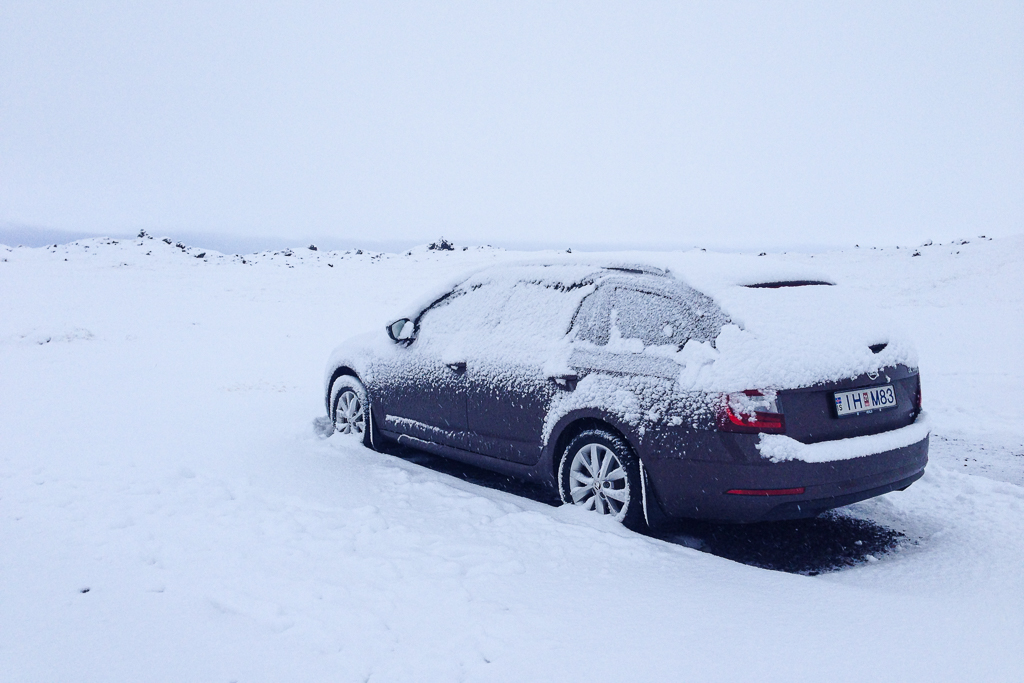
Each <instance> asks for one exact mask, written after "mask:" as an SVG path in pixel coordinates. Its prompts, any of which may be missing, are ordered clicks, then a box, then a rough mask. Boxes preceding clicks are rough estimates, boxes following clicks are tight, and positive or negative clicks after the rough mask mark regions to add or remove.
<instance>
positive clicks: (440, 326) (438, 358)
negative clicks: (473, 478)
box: [374, 287, 488, 449]
mask: <svg viewBox="0 0 1024 683" xmlns="http://www.w3.org/2000/svg"><path fill="white" fill-rule="evenodd" d="M486 289H487V288H486V287H485V288H483V290H486ZM487 294H488V292H487V291H482V290H481V289H480V288H478V289H477V290H474V291H465V290H463V289H459V288H456V289H455V290H453V291H452V292H451V293H449V294H448V295H447V296H446V297H444V298H442V299H441V300H439V301H437V302H435V303H434V304H433V305H432V306H430V307H429V308H428V309H426V310H425V311H424V312H423V313H421V314H420V316H419V318H418V320H417V321H416V326H415V333H414V335H413V337H412V339H411V340H409V341H407V342H404V343H402V342H400V343H398V344H397V345H396V347H395V348H394V349H393V350H392V353H390V354H386V355H382V357H380V358H379V359H378V360H377V362H376V363H375V368H374V384H375V386H376V390H377V393H378V395H379V404H380V406H381V409H382V410H383V413H384V415H383V419H382V420H380V422H379V424H380V425H381V427H382V428H383V429H384V430H385V431H386V432H390V433H391V434H398V435H401V434H404V435H407V436H411V437H414V438H416V439H421V440H424V441H429V442H433V443H439V444H442V445H445V446H452V447H455V448H463V449H465V448H466V447H467V444H466V432H467V420H466V374H467V368H468V367H469V364H470V363H469V359H468V355H469V353H470V352H471V350H472V346H473V344H472V341H473V339H475V338H476V337H477V336H478V335H479V330H480V328H481V327H484V328H486V325H487V323H486V320H485V319H483V318H482V317H481V316H480V308H481V307H482V306H484V307H485V306H486V304H487V296H486V295H487ZM378 419H380V418H378Z"/></svg>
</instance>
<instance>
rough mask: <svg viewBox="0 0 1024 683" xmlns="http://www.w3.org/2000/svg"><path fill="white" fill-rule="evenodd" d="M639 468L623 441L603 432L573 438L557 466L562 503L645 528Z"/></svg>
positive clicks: (589, 430)
mask: <svg viewBox="0 0 1024 683" xmlns="http://www.w3.org/2000/svg"><path fill="white" fill-rule="evenodd" d="M640 476H641V475H640V466H639V464H638V461H637V458H636V456H635V455H634V454H633V449H631V448H630V447H629V444H628V443H626V441H625V440H624V439H623V438H622V437H620V436H618V435H617V434H613V433H611V432H608V431H605V430H602V429H588V430H586V431H584V432H581V433H580V434H578V435H576V436H575V437H574V438H573V439H572V440H571V441H569V444H568V445H567V446H566V447H565V450H564V451H562V457H561V460H560V462H559V465H558V483H559V486H558V488H559V494H560V495H561V498H562V502H563V503H566V504H572V505H579V506H580V507H582V508H584V509H586V510H593V511H595V512H597V513H599V514H602V515H609V516H611V517H613V518H614V519H615V520H617V521H619V522H622V524H623V525H625V526H626V527H628V528H630V529H640V528H642V527H643V525H644V512H643V491H642V489H641V486H640Z"/></svg>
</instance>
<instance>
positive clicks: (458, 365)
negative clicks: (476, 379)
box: [445, 360, 466, 372]
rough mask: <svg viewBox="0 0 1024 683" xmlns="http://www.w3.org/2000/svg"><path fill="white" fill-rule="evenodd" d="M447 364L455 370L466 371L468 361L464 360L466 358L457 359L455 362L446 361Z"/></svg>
mask: <svg viewBox="0 0 1024 683" xmlns="http://www.w3.org/2000/svg"><path fill="white" fill-rule="evenodd" d="M445 365H447V366H448V367H450V368H451V369H452V370H454V371H455V372H465V371H466V361H464V360H460V361H456V362H454V363H445Z"/></svg>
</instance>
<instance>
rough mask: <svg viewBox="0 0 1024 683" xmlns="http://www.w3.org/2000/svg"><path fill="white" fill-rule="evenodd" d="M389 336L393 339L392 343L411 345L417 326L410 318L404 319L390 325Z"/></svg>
mask: <svg viewBox="0 0 1024 683" xmlns="http://www.w3.org/2000/svg"><path fill="white" fill-rule="evenodd" d="M387 329H388V336H389V337H391V341H393V342H395V343H396V344H401V343H405V344H409V343H412V340H413V332H414V331H415V330H416V325H415V323H413V321H411V320H409V319H408V318H402V319H401V320H396V321H395V322H393V323H391V324H390V325H388V328H387Z"/></svg>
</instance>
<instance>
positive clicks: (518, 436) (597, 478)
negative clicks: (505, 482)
mask: <svg viewBox="0 0 1024 683" xmlns="http://www.w3.org/2000/svg"><path fill="white" fill-rule="evenodd" d="M676 272H677V271H676V269H675V268H673V269H672V271H671V272H669V271H667V270H666V269H660V268H654V267H651V266H599V265H590V264H579V263H549V264H544V265H504V266H496V267H492V268H488V269H485V270H482V271H480V272H477V273H475V274H473V275H470V276H468V277H466V278H464V279H463V280H462V281H461V282H458V283H457V284H455V285H454V286H452V287H450V288H448V289H446V290H445V291H444V292H443V293H441V294H439V295H438V296H432V297H428V298H427V299H425V300H424V301H423V302H422V303H421V305H418V306H415V307H414V308H413V309H412V310H410V311H409V314H408V315H407V316H406V317H402V318H400V319H398V320H396V321H395V322H393V323H391V324H390V325H388V326H387V328H386V330H384V329H382V330H381V331H380V332H379V333H374V334H369V335H364V336H361V337H356V338H354V339H351V340H349V341H348V342H347V343H345V344H343V345H342V346H340V347H339V348H338V349H336V350H335V351H334V353H333V354H332V356H331V359H330V362H329V364H328V366H327V371H326V376H325V394H326V405H327V410H328V414H329V416H330V418H331V419H332V421H333V423H334V426H335V429H336V431H337V432H342V433H346V434H353V435H356V436H357V437H358V438H362V439H363V441H364V443H365V444H366V445H367V446H370V447H379V446H380V445H381V444H382V443H384V442H386V441H388V440H391V441H396V442H398V443H400V444H405V445H408V446H412V447H415V448H419V449H422V450H425V451H430V452H433V453H436V454H440V455H443V456H447V457H449V458H454V459H456V460H460V461H464V462H466V463H470V464H473V465H476V466H479V467H483V468H486V469H489V470H493V471H496V472H501V473H505V474H508V475H513V476H515V477H519V478H522V479H525V480H531V481H535V482H542V483H546V484H549V485H551V486H553V487H556V488H557V489H558V492H559V494H560V496H561V499H562V501H563V502H565V503H571V504H575V505H580V506H583V507H585V508H587V509H592V510H596V511H597V512H599V513H603V514H606V515H611V516H613V517H614V518H615V519H617V520H620V521H621V522H622V523H624V524H626V525H627V526H629V527H631V528H637V527H641V526H643V525H644V524H646V523H652V522H653V520H654V519H656V518H657V519H662V518H663V517H664V516H667V517H688V518H702V519H713V520H719V521H733V522H753V521H761V520H775V519H789V518H798V517H807V516H813V515H816V514H818V513H820V512H822V511H824V510H828V509H831V508H835V507H839V506H843V505H848V504H850V503H853V502H856V501H860V500H864V499H866V498H870V497H873V496H878V495H881V494H884V493H887V492H890V491H894V490H902V489H905V488H906V487H907V486H909V485H910V484H911V483H913V482H914V481H916V480H917V479H918V478H920V477H921V476H922V474H923V473H924V468H925V465H926V463H927V459H928V458H927V454H928V434H929V429H928V425H927V422H926V420H925V415H924V414H923V413H922V411H921V385H920V380H919V376H918V370H917V361H916V357H915V353H914V351H913V348H912V347H911V346H910V345H909V344H907V343H906V342H904V341H901V340H900V339H899V338H897V337H898V335H896V336H894V335H893V332H892V330H891V329H890V327H888V326H887V325H886V324H885V323H884V322H881V321H880V319H879V318H878V316H877V315H876V313H875V312H874V311H872V310H869V309H870V307H868V309H865V307H864V306H861V305H858V304H857V303H855V302H851V301H850V300H848V298H847V297H845V296H844V294H843V290H844V288H843V287H841V286H835V285H833V284H832V283H830V282H827V281H823V280H813V279H811V280H808V279H792V278H790V279H785V280H779V279H771V278H768V279H765V278H763V277H761V278H758V277H756V274H754V275H750V274H748V275H746V276H739V277H735V278H733V279H732V280H721V279H719V280H715V279H714V278H713V277H707V276H706V275H705V276H704V277H703V280H704V281H705V282H704V285H706V286H702V285H700V282H701V280H702V277H701V276H700V273H699V272H698V273H696V274H695V275H694V276H693V277H690V275H689V274H688V273H685V272H684V273H682V274H680V275H676V274H675V273H676ZM744 277H745V278H746V280H745V279H744ZM694 283H697V284H694Z"/></svg>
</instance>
